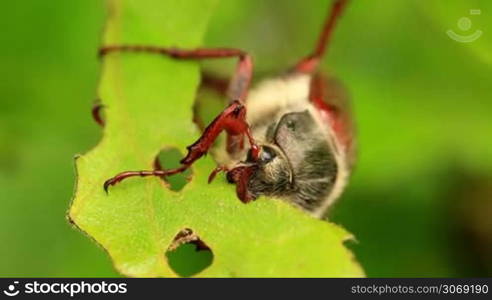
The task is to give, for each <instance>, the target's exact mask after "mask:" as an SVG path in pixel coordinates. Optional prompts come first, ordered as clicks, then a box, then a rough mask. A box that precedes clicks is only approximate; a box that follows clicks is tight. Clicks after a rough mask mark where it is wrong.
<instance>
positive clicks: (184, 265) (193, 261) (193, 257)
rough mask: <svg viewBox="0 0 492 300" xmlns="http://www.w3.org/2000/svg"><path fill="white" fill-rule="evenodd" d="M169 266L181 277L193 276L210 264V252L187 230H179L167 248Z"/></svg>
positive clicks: (211, 255)
mask: <svg viewBox="0 0 492 300" xmlns="http://www.w3.org/2000/svg"><path fill="white" fill-rule="evenodd" d="M166 257H167V260H168V262H169V266H170V267H171V269H173V271H174V272H175V273H176V274H178V275H179V276H181V277H190V276H193V275H195V274H197V273H199V272H201V271H203V270H204V269H205V268H207V267H208V266H210V265H211V264H212V260H213V258H214V255H213V253H212V250H210V248H209V247H208V246H207V245H206V244H205V243H204V242H203V241H202V240H201V239H200V238H199V237H198V236H197V235H196V234H194V233H193V231H192V230H191V229H189V228H185V229H183V230H181V231H180V232H179V233H178V234H177V235H176V237H175V238H174V240H173V243H172V244H171V246H169V248H168V250H167V252H166Z"/></svg>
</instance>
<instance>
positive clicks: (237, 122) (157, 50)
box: [99, 45, 259, 192]
mask: <svg viewBox="0 0 492 300" xmlns="http://www.w3.org/2000/svg"><path fill="white" fill-rule="evenodd" d="M111 52H146V53H154V54H161V55H167V56H170V57H173V58H176V59H184V60H202V59H215V58H227V57H237V58H238V59H239V61H238V63H237V66H236V71H235V73H234V75H233V77H232V79H231V81H230V83H229V87H228V96H229V97H230V99H231V100H232V102H231V104H230V105H229V106H228V107H227V108H226V109H225V110H224V111H223V112H222V113H221V114H220V115H219V116H218V117H216V118H215V120H214V121H213V122H212V123H211V124H210V125H209V126H207V128H205V131H204V132H203V134H202V136H201V137H200V138H199V139H198V140H197V141H196V142H195V143H193V144H192V145H190V146H188V147H187V149H188V154H187V155H186V157H185V158H183V159H182V160H181V164H182V165H183V166H182V167H180V168H176V169H170V170H153V171H128V172H123V173H120V174H118V175H116V176H115V177H113V178H111V179H109V180H107V181H106V182H105V183H104V189H105V190H106V192H107V189H108V187H109V186H110V185H115V184H116V183H118V182H120V181H122V180H124V179H126V178H129V177H134V176H169V175H173V174H176V173H180V172H183V171H184V170H186V169H187V168H189V167H190V166H191V165H192V164H193V162H195V161H196V160H197V159H199V158H200V157H202V156H203V155H204V154H205V153H207V151H208V150H209V148H210V147H211V146H212V144H213V142H214V141H215V140H216V138H217V137H218V135H219V134H220V133H221V132H222V131H224V130H225V131H226V132H227V134H228V135H229V136H230V138H228V140H230V141H234V142H235V143H234V145H239V146H242V144H243V143H242V142H238V140H239V141H241V140H242V138H243V136H244V135H246V137H247V138H248V140H249V143H250V145H251V148H252V151H253V155H254V157H258V155H259V147H258V146H257V145H256V143H255V141H254V139H253V136H252V135H251V131H250V129H249V126H248V124H247V123H246V108H245V107H244V105H243V104H244V102H245V100H246V97H247V93H248V89H249V86H250V83H251V78H252V73H253V63H252V60H251V57H250V56H249V55H248V54H247V53H246V52H244V51H242V50H239V49H233V48H212V49H206V48H198V49H193V50H186V49H178V48H162V47H154V46H144V45H112V46H106V47H103V48H101V49H100V51H99V53H100V55H101V56H103V55H107V54H109V53H111ZM231 145H232V142H231ZM231 145H228V149H229V150H230V151H237V150H239V149H237V146H234V147H233V146H231Z"/></svg>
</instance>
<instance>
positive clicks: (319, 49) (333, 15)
mask: <svg viewBox="0 0 492 300" xmlns="http://www.w3.org/2000/svg"><path fill="white" fill-rule="evenodd" d="M347 2H348V0H334V1H333V4H332V6H331V11H330V13H329V14H328V16H327V18H326V21H325V24H324V26H323V30H322V31H321V34H320V36H319V38H318V42H317V44H316V48H315V49H314V51H313V52H312V53H311V54H310V55H308V56H307V57H305V58H303V59H302V60H301V61H299V62H298V63H297V65H296V66H295V67H294V71H296V72H300V73H313V72H314V71H316V69H317V67H318V65H319V62H320V61H321V59H322V58H323V56H324V55H325V53H326V48H327V46H328V45H329V43H330V38H331V36H332V33H333V30H334V28H335V25H336V23H337V21H338V20H339V18H340V16H341V15H342V13H343V10H344V8H345V6H346V5H347Z"/></svg>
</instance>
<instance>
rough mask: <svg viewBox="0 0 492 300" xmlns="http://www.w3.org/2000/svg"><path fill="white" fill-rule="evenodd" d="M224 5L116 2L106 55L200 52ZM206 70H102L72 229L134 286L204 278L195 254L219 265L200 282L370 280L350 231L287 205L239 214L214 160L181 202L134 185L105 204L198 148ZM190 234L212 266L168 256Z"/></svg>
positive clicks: (183, 65) (195, 173) (165, 63)
mask: <svg viewBox="0 0 492 300" xmlns="http://www.w3.org/2000/svg"><path fill="white" fill-rule="evenodd" d="M215 2H216V1H215V0H202V1H199V2H197V1H193V2H192V1H180V0H172V1H170V0H167V1H164V0H160V1H152V0H145V1H142V0H133V1H129V0H126V1H111V2H110V5H109V15H108V21H107V26H106V32H105V35H104V44H124V43H126V44H128V43H133V44H135V43H138V44H148V45H161V46H179V47H183V48H186V47H188V48H189V47H197V46H199V45H200V43H201V40H202V37H203V35H204V33H205V30H206V24H207V21H208V20H209V18H210V17H211V12H212V11H213V8H214V6H215V5H216V3H215ZM198 68H199V65H198V64H197V63H196V62H184V61H176V60H173V59H170V58H167V57H161V56H156V55H149V54H136V53H113V54H110V55H108V56H107V57H105V58H104V59H103V72H102V78H101V82H100V88H99V95H100V97H101V99H102V100H103V103H104V105H105V115H106V120H107V124H106V126H105V128H104V136H103V139H102V141H101V142H100V144H99V145H98V146H97V147H95V148H94V149H93V150H91V151H90V152H89V153H87V154H85V155H82V156H79V157H78V158H77V159H76V167H77V173H78V178H77V188H76V191H75V197H74V200H73V203H72V206H71V208H70V211H69V217H70V219H71V221H72V222H73V223H74V224H76V226H77V227H78V228H80V229H81V230H82V231H84V232H85V233H87V234H88V235H89V236H91V237H92V238H93V239H94V240H95V241H97V242H98V243H99V244H100V245H101V246H102V247H103V248H104V249H105V250H106V251H107V252H108V253H109V255H110V256H111V259H112V260H113V263H114V265H115V267H116V269H117V270H118V271H120V272H121V273H123V274H124V275H127V276H138V277H147V276H149V277H150V276H164V277H170V276H177V275H183V276H190V275H193V274H194V273H196V271H197V270H193V266H192V265H191V264H192V260H193V259H195V258H196V257H195V258H194V257H193V255H195V254H197V253H198V254H200V255H202V256H203V257H201V258H200V257H199V258H196V259H197V261H196V264H197V265H200V264H201V267H205V266H206V265H207V264H206V263H204V260H207V259H210V258H211V259H212V262H211V264H210V265H209V266H208V267H206V268H205V269H204V270H203V271H201V272H200V273H198V274H196V275H197V276H208V277H212V276H225V277H229V276H237V277H244V276H282V277H283V276H342V277H348V276H363V271H362V269H361V268H360V266H359V265H358V264H357V263H356V262H355V260H354V259H353V256H352V254H351V252H350V251H348V250H347V249H346V248H345V247H344V245H343V242H344V241H345V240H347V239H349V238H350V237H351V236H350V234H348V233H347V232H346V231H345V230H343V229H341V228H340V227H338V226H336V225H334V224H331V223H328V222H326V221H322V220H318V219H314V218H312V217H310V216H308V215H307V214H306V213H304V212H302V211H300V210H299V209H297V208H294V207H292V206H291V205H289V204H287V203H285V202H282V201H280V200H273V199H266V198H260V199H258V200H257V201H255V202H253V203H250V204H247V205H245V204H242V203H241V202H240V201H238V199H237V198H236V196H235V189H234V187H233V186H232V185H229V184H226V182H225V180H224V179H223V177H220V176H219V178H217V179H216V181H215V182H214V183H213V184H210V185H208V184H207V176H208V173H209V172H210V170H211V169H212V168H214V167H215V164H214V162H213V160H212V158H211V157H206V158H204V159H201V160H200V161H198V162H197V163H196V164H195V165H194V167H193V170H192V179H191V181H190V182H189V183H188V184H186V186H184V188H183V189H182V190H181V191H179V192H176V191H172V190H170V189H169V187H168V185H167V184H166V183H164V182H163V181H162V180H161V179H159V178H135V179H129V180H126V181H125V182H123V183H121V184H119V185H116V186H114V187H112V188H111V189H110V191H109V195H106V194H105V193H104V191H103V188H102V185H103V182H104V181H105V180H106V179H108V178H109V177H112V176H113V175H115V174H116V173H118V172H121V171H124V170H139V169H151V168H152V167H153V162H154V158H155V157H156V156H157V155H158V154H159V152H160V151H161V149H164V148H170V147H171V148H177V149H179V150H182V149H185V147H186V146H187V145H188V144H190V143H191V142H193V141H194V140H195V139H196V138H197V137H198V136H199V133H198V130H197V129H196V127H195V126H194V124H193V123H192V109H191V108H192V104H193V101H194V98H195V93H196V89H197V85H198V79H199V69H198ZM185 228H189V229H192V230H193V232H194V233H195V234H196V235H198V236H199V238H200V239H201V241H203V242H204V243H205V244H206V245H207V246H208V247H209V248H210V250H211V252H212V253H211V254H212V255H209V256H207V255H205V256H204V255H203V253H200V252H201V251H198V252H196V251H189V249H186V248H183V247H185V246H186V245H185V246H182V247H180V248H179V249H177V250H175V251H168V248H169V246H170V245H171V244H172V242H173V240H174V238H175V236H176V235H177V234H178V233H179V232H180V231H181V230H183V229H185ZM189 246H190V245H187V247H188V248H189ZM181 248H183V249H184V250H183V249H181ZM192 250H193V249H192Z"/></svg>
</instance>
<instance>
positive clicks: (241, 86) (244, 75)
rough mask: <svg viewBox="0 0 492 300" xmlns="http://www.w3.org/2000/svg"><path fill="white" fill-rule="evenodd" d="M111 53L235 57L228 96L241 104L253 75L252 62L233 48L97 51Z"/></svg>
mask: <svg viewBox="0 0 492 300" xmlns="http://www.w3.org/2000/svg"><path fill="white" fill-rule="evenodd" d="M112 52H146V53H154V54H161V55H166V56H170V57H172V58H175V59H183V60H204V59H217V58H228V57H237V58H238V63H237V66H236V71H235V73H234V75H233V77H232V79H231V80H230V83H229V87H228V96H229V97H230V99H231V100H239V101H241V102H244V101H245V99H246V96H247V94H248V89H249V85H250V83H251V78H252V74H253V62H252V60H251V56H250V55H249V54H248V53H246V52H245V51H243V50H240V49H234V48H197V49H191V50H187V49H179V48H162V47H155V46H145V45H110V46H105V47H102V48H101V49H100V50H99V54H100V55H101V56H104V55H107V54H109V53H112Z"/></svg>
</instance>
